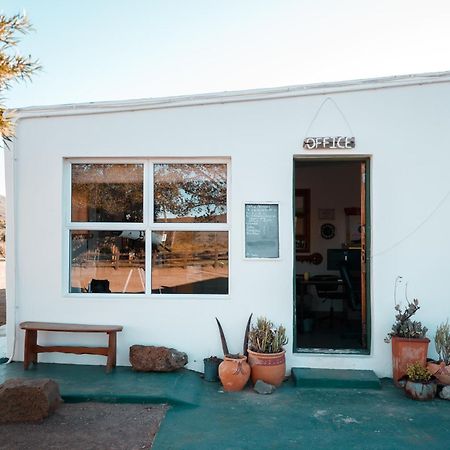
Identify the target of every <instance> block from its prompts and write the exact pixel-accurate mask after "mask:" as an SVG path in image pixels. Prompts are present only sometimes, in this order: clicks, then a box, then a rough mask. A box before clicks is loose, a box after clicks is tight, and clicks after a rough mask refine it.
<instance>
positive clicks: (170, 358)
mask: <svg viewBox="0 0 450 450" xmlns="http://www.w3.org/2000/svg"><path fill="white" fill-rule="evenodd" d="M187 362H188V357H187V355H186V353H184V352H179V351H178V350H175V349H174V348H167V347H154V346H152V345H132V346H131V347H130V363H131V366H132V367H133V369H134V370H137V371H139V372H172V371H173V370H177V369H180V368H181V367H183V366H185V365H186V364H187Z"/></svg>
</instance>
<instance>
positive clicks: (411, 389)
mask: <svg viewBox="0 0 450 450" xmlns="http://www.w3.org/2000/svg"><path fill="white" fill-rule="evenodd" d="M436 391H437V383H436V380H432V381H429V382H428V383H420V382H417V381H410V380H408V381H407V382H406V384H405V393H406V395H407V396H408V397H409V398H412V399H413V400H421V401H426V400H433V398H434V397H436Z"/></svg>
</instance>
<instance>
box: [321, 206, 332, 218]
mask: <svg viewBox="0 0 450 450" xmlns="http://www.w3.org/2000/svg"><path fill="white" fill-rule="evenodd" d="M319 220H334V208H319Z"/></svg>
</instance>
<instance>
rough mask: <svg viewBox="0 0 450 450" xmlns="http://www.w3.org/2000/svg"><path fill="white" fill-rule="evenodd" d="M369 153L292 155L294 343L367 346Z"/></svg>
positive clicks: (313, 347) (298, 347)
mask: <svg viewBox="0 0 450 450" xmlns="http://www.w3.org/2000/svg"><path fill="white" fill-rule="evenodd" d="M368 176H369V160H368V159H340V160H329V159H314V160H312V159H301V160H295V161H294V186H295V188H294V189H295V192H294V243H295V244H294V245H295V270H294V274H295V290H294V291H295V293H294V329H295V333H294V341H295V342H294V346H295V349H294V351H297V352H320V353H336V352H337V353H339V352H342V353H368V349H369V348H370V345H369V335H370V333H369V331H370V330H369V326H368V325H369V317H368V311H369V308H368V298H369V296H368V288H369V272H368V264H367V260H368V258H367V256H368V255H367V249H369V248H370V246H369V245H368V242H369V230H368V227H367V225H366V224H368V223H369V220H368V214H369V201H368V200H369V192H368Z"/></svg>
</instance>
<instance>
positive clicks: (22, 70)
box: [0, 14, 40, 141]
mask: <svg viewBox="0 0 450 450" xmlns="http://www.w3.org/2000/svg"><path fill="white" fill-rule="evenodd" d="M31 29H32V28H31V24H30V22H29V21H28V18H27V17H26V16H25V15H23V14H16V15H14V16H12V17H6V16H5V15H4V14H0V101H1V100H2V99H3V95H2V94H3V92H4V91H6V90H7V89H8V88H9V87H10V83H11V81H14V80H26V79H30V78H31V75H32V74H33V72H35V71H36V70H38V69H40V66H39V65H38V63H37V61H34V60H32V59H31V56H21V55H19V54H18V53H17V50H16V47H17V44H18V43H19V35H20V34H26V33H28V32H29V31H30V30H31ZM13 134H14V129H13V125H12V115H11V114H8V113H7V112H6V107H5V106H4V105H3V104H0V136H1V137H2V138H3V139H5V140H7V141H8V140H11V138H12V136H13Z"/></svg>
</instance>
